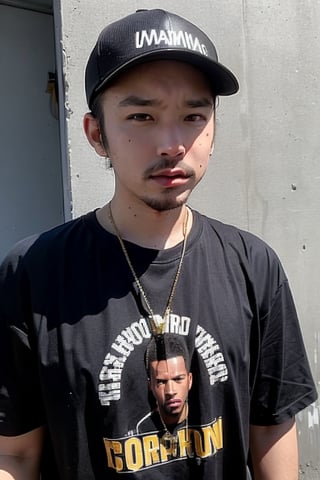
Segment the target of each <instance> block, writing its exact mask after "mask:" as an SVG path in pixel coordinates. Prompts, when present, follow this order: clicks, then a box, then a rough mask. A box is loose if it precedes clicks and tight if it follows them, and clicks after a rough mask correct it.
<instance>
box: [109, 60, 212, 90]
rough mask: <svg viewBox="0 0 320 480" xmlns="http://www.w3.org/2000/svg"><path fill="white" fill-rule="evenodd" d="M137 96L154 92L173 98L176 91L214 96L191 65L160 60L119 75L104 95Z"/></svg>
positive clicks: (205, 81) (200, 74) (204, 79)
mask: <svg viewBox="0 0 320 480" xmlns="http://www.w3.org/2000/svg"><path fill="white" fill-rule="evenodd" d="M127 91H130V92H137V93H139V95H144V94H145V95H148V94H150V93H151V92H160V91H161V92H164V93H166V94H171V93H173V92H176V91H180V92H181V93H187V92H190V94H191V93H192V94H193V95H197V94H198V95H207V96H212V95H211V88H210V85H209V82H208V80H207V78H206V77H205V75H204V74H203V73H202V72H201V71H199V70H197V69H196V68H195V67H193V66H192V65H189V64H187V63H184V62H178V61H175V60H157V61H152V62H148V63H143V64H141V65H136V66H135V67H132V68H131V69H130V70H128V71H126V72H125V73H123V74H122V75H120V76H119V77H118V78H117V79H116V80H115V81H114V82H113V83H112V84H111V85H110V86H109V87H108V88H107V89H106V90H105V94H106V95H107V96H109V95H108V94H111V95H114V94H115V93H121V92H127Z"/></svg>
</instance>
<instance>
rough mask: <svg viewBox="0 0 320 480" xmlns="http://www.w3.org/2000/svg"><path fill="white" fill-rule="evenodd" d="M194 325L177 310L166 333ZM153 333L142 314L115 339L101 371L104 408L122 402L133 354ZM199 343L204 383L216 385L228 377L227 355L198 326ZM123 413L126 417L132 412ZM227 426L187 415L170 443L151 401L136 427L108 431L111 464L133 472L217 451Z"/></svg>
mask: <svg viewBox="0 0 320 480" xmlns="http://www.w3.org/2000/svg"><path fill="white" fill-rule="evenodd" d="M190 324H191V319H190V318H189V317H187V316H179V315H176V314H171V315H170V317H169V319H168V322H167V325H166V329H165V334H166V333H172V334H175V335H179V336H182V338H183V337H184V338H188V336H189V334H190ZM151 336H152V334H151V332H150V329H149V326H148V321H147V320H146V319H145V318H143V317H142V318H140V319H139V320H138V321H135V322H132V323H131V324H130V325H128V327H126V328H125V329H123V330H122V331H121V332H119V334H118V335H117V336H116V337H115V338H114V340H113V342H112V344H111V348H110V351H108V352H107V354H106V356H105V359H104V362H103V367H102V369H101V371H100V375H99V400H100V403H101V405H102V406H103V407H110V406H113V405H115V404H117V403H118V402H120V401H121V392H122V388H121V386H122V382H124V381H128V380H127V379H128V377H127V376H128V372H130V356H131V355H132V354H133V353H134V352H135V351H136V349H140V350H141V351H143V352H145V349H146V347H145V346H146V345H147V344H148V343H149V341H150V339H151ZM193 344H194V349H195V352H196V354H197V356H198V357H199V358H200V359H201V360H200V361H201V362H202V363H203V365H204V369H202V371H203V372H205V375H204V376H206V378H205V379H204V384H206V385H207V386H208V388H210V386H211V387H214V386H216V385H217V384H219V383H221V382H226V381H227V379H228V370H227V366H226V363H225V359H224V355H223V353H222V351H221V348H220V346H219V344H218V342H217V341H216V339H215V338H214V337H213V335H212V334H211V333H209V332H208V331H207V330H206V329H205V328H203V327H202V326H201V325H198V326H197V329H196V333H195V338H194V340H193ZM126 367H127V368H126ZM125 379H126V380H125ZM133 398H134V392H133ZM122 414H123V415H124V416H125V415H126V412H123V413H122ZM222 430H223V419H222V418H221V417H219V416H218V417H214V418H212V419H211V420H210V421H207V422H205V423H204V424H202V423H201V424H194V423H193V424H192V425H191V424H189V423H188V420H186V421H184V422H183V423H182V424H180V425H178V426H177V428H176V430H175V432H174V436H173V437H172V438H174V441H171V442H169V441H167V442H166V441H164V438H165V434H166V429H165V426H164V425H163V422H162V420H161V419H160V418H159V414H158V413H157V410H156V409H155V410H152V407H151V406H150V407H149V410H148V411H145V412H144V414H143V415H142V416H141V418H140V420H138V421H137V422H135V423H134V425H132V427H131V428H130V429H127V430H126V431H123V432H122V433H121V434H119V432H118V433H117V435H114V434H113V432H106V433H105V438H104V445H105V450H106V456H107V464H108V467H109V468H111V469H114V470H116V471H117V472H118V473H130V472H137V471H140V470H141V471H142V470H145V469H149V468H152V467H155V466H158V465H160V464H165V463H170V462H173V461H177V460H183V459H187V458H197V459H203V458H207V457H210V456H214V455H215V454H216V453H217V452H218V451H219V450H221V449H222V448H223V435H222Z"/></svg>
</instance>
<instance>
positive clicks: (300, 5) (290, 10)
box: [62, 0, 320, 480]
mask: <svg viewBox="0 0 320 480" xmlns="http://www.w3.org/2000/svg"><path fill="white" fill-rule="evenodd" d="M159 6H161V7H163V8H167V9H170V10H172V11H175V12H177V13H180V14H182V15H184V16H186V17H188V18H189V19H190V20H193V21H195V22H196V23H198V24H199V26H201V27H202V28H203V29H204V30H206V31H207V32H208V33H209V34H210V36H211V37H212V38H213V39H214V40H215V43H216V45H217V47H218V51H219V54H220V58H221V60H222V61H223V62H224V63H226V64H227V65H228V66H229V67H230V68H231V69H232V70H233V71H234V72H235V73H236V75H237V76H238V78H239V80H240V85H241V89H240V93H239V94H238V95H237V96H235V97H230V98H222V99H221V100H220V106H219V108H218V113H217V136H216V148H215V153H214V157H213V160H212V164H211V167H210V169H209V172H208V174H207V177H206V179H205V180H204V181H203V183H202V184H201V186H200V188H199V189H198V191H196V192H194V194H193V198H192V202H191V203H192V205H193V206H195V207H197V208H198V209H200V210H201V211H203V212H204V213H206V214H208V215H210V216H214V217H217V218H219V219H221V220H223V221H227V222H229V223H233V224H236V225H238V226H240V227H243V228H246V229H249V230H250V231H252V232H254V233H256V234H258V235H259V236H261V237H262V238H264V239H265V240H266V241H268V242H269V243H270V244H271V245H272V246H273V247H274V248H275V250H276V251H277V252H278V253H279V255H280V257H281V259H282V261H283V264H284V266H285V269H286V271H287V273H288V276H289V278H290V281H291V285H292V289H293V292H294V295H295V299H296V303H297V307H298V311H299V314H300V318H301V324H302V328H303V333H304V337H305V341H306V345H307V349H308V352H309V357H310V362H311V365H312V368H313V372H314V375H315V379H316V381H317V384H318V385H319V383H320V371H319V367H318V363H317V361H318V355H319V346H320V320H319V291H320V277H319V273H318V272H319V270H320V253H319V246H320V221H319V206H320V163H319V161H318V157H319V152H318V150H319V147H320V141H319V125H320V83H319V74H320V56H319V55H318V54H317V52H318V48H319V25H320V2H319V0H305V1H304V2H300V1H298V0H282V1H281V2H279V1H278V0H268V1H266V0H247V1H246V0H242V1H241V0H229V1H228V2H221V1H214V0H198V2H190V1H187V0H179V2H174V1H173V0H161V2H160V1H158V2H156V1H151V0H150V1H147V0H141V1H139V2H135V1H129V0H126V1H124V0H108V1H102V0H90V2H87V1H85V0H68V1H64V2H63V5H62V21H63V25H62V31H63V48H64V51H65V61H66V64H65V73H66V81H67V85H68V87H69V88H68V89H67V106H68V109H69V120H68V135H69V142H70V144H69V147H70V151H69V154H70V169H71V170H70V171H71V187H72V196H73V214H74V216H78V215H79V214H81V213H83V212H85V211H87V210H89V209H91V208H94V207H96V206H99V205H102V204H103V203H104V202H105V201H106V200H108V198H110V196H111V192H112V188H113V179H112V173H110V172H107V171H105V166H104V162H103V160H101V159H99V158H98V157H96V156H95V154H94V153H93V152H92V151H91V149H90V148H89V146H88V145H87V142H86V139H85V137H84V134H83V133H82V116H83V113H84V112H85V111H86V104H85V97H84V89H83V70H84V66H85V63H86V59H87V56H88V55H89V52H90V50H91V48H92V46H93V44H94V42H95V40H96V37H97V34H98V32H99V31H100V30H101V29H102V28H103V27H104V26H105V25H106V24H107V23H109V22H111V21H113V20H115V19H117V18H118V17H119V16H122V15H125V14H128V13H131V12H133V11H134V10H135V9H137V8H153V7H159ZM319 415H320V408H319V403H317V404H316V405H313V406H312V407H310V408H308V409H307V410H305V411H304V412H303V413H301V414H300V415H299V417H298V427H299V439H300V449H301V478H302V479H308V480H315V479H319V469H320V430H319V428H320V427H319Z"/></svg>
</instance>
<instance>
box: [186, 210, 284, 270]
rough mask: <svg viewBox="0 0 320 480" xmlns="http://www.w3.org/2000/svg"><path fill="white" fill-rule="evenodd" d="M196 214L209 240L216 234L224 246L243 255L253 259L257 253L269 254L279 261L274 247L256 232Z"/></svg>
mask: <svg viewBox="0 0 320 480" xmlns="http://www.w3.org/2000/svg"><path fill="white" fill-rule="evenodd" d="M195 214H196V215H197V216H198V218H199V220H200V222H201V224H202V228H203V233H204V235H205V237H206V238H207V239H208V240H209V238H210V236H212V235H214V236H215V237H216V238H217V239H218V241H219V242H220V244H221V246H222V247H224V248H229V249H232V250H234V251H236V252H238V253H239V254H241V255H245V256H246V257H247V258H252V259H253V258H254V256H255V255H257V254H258V255H261V254H262V255H263V254H267V255H270V256H271V257H274V258H275V259H276V260H277V261H278V256H277V254H276V253H275V251H274V249H273V248H272V247H271V246H270V245H268V244H267V243H266V242H265V241H264V240H262V239H261V238H260V237H258V236H257V235H255V234H254V233H251V232H249V231H246V230H242V229H241V228H238V227H236V226H234V225H230V224H227V223H223V222H220V221H219V220H216V219H213V218H209V217H207V216H205V215H203V214H199V213H198V212H195Z"/></svg>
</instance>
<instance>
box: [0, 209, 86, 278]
mask: <svg viewBox="0 0 320 480" xmlns="http://www.w3.org/2000/svg"><path fill="white" fill-rule="evenodd" d="M93 217H95V215H94V212H90V213H88V214H86V215H84V216H81V217H79V218H76V219H74V220H71V221H69V222H66V223H64V224H62V225H59V226H57V227H54V228H52V229H50V230H48V231H46V232H43V233H40V234H35V235H32V236H29V237H27V238H24V239H22V240H21V241H19V242H17V243H16V244H15V245H14V246H13V247H12V248H11V250H10V251H9V252H8V254H7V255H6V257H5V259H4V261H3V262H2V265H1V267H0V280H1V278H2V277H3V276H4V275H5V273H6V272H8V271H9V272H14V271H17V270H25V269H26V270H28V268H29V267H32V268H35V269H36V268H37V266H39V267H41V266H43V265H44V263H46V264H47V262H48V261H49V263H53V262H54V261H55V260H56V259H57V258H58V257H61V256H66V255H67V254H69V253H70V251H72V252H75V251H76V250H77V249H78V248H80V245H81V246H83V244H84V243H85V241H86V239H87V241H88V239H89V238H90V236H92V231H91V230H92V228H91V224H92V225H94V218H93Z"/></svg>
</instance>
